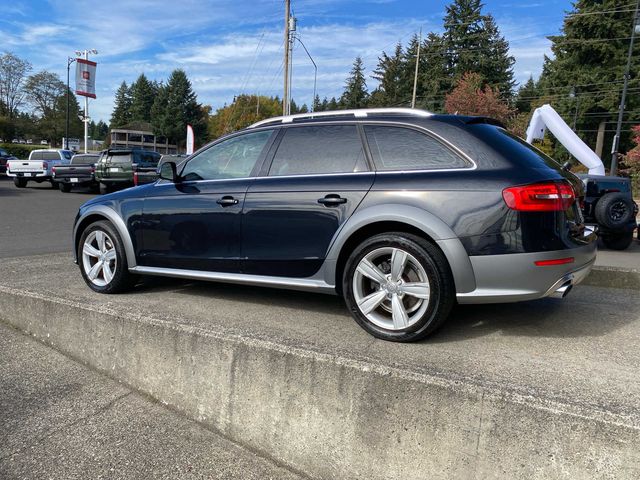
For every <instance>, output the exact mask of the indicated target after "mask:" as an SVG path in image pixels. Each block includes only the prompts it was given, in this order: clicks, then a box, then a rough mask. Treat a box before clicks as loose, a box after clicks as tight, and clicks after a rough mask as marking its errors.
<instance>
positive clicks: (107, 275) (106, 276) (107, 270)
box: [102, 262, 113, 283]
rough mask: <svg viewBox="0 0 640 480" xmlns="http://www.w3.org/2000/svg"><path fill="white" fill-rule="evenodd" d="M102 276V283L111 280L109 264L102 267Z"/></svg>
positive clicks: (111, 274)
mask: <svg viewBox="0 0 640 480" xmlns="http://www.w3.org/2000/svg"><path fill="white" fill-rule="evenodd" d="M102 276H103V277H104V281H105V282H107V283H109V282H110V281H111V280H112V279H113V271H112V270H111V266H110V265H109V262H105V263H104V265H103V266H102Z"/></svg>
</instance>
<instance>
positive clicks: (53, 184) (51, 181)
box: [49, 180, 56, 188]
mask: <svg viewBox="0 0 640 480" xmlns="http://www.w3.org/2000/svg"><path fill="white" fill-rule="evenodd" d="M49 182H50V183H51V188H56V182H54V181H53V180H49Z"/></svg>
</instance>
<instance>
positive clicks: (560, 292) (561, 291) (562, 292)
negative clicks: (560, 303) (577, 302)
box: [551, 280, 573, 298]
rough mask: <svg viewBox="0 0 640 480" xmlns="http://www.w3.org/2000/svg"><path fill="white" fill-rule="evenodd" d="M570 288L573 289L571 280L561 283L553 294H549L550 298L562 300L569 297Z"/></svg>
mask: <svg viewBox="0 0 640 480" xmlns="http://www.w3.org/2000/svg"><path fill="white" fill-rule="evenodd" d="M572 288H573V283H572V282H571V280H568V281H566V282H565V283H563V284H562V286H561V287H560V288H558V289H557V290H556V291H555V292H553V293H552V294H551V297H553V298H564V297H566V296H567V295H569V292H570V291H571V289H572Z"/></svg>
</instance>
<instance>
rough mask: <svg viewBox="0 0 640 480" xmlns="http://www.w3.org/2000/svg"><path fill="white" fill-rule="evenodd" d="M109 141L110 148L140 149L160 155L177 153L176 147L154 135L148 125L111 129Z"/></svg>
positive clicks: (137, 124) (163, 138) (132, 125)
mask: <svg viewBox="0 0 640 480" xmlns="http://www.w3.org/2000/svg"><path fill="white" fill-rule="evenodd" d="M109 139H110V148H142V149H144V150H151V151H154V152H158V153H160V154H172V153H178V147H177V145H173V144H171V143H169V140H168V139H167V138H165V137H160V136H157V135H155V134H154V133H153V128H152V127H151V124H149V123H142V122H141V123H135V124H129V125H125V126H123V127H122V128H112V129H111V131H110V132H109Z"/></svg>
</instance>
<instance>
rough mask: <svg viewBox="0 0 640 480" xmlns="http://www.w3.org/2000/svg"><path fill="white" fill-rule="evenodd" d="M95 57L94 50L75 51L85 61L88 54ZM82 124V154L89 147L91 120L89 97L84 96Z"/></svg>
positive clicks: (96, 52)
mask: <svg viewBox="0 0 640 480" xmlns="http://www.w3.org/2000/svg"><path fill="white" fill-rule="evenodd" d="M90 53H91V54H93V55H97V54H98V51H97V50H96V49H95V48H94V49H91V50H76V55H77V56H81V55H84V59H85V60H87V61H88V60H89V54H90ZM82 121H83V122H84V153H88V147H89V145H88V144H89V122H90V121H91V118H90V117H89V97H87V96H86V95H85V97H84V118H83V120H82Z"/></svg>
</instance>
